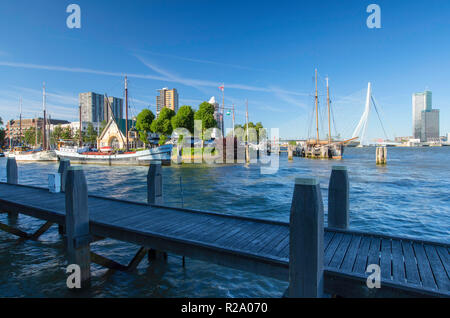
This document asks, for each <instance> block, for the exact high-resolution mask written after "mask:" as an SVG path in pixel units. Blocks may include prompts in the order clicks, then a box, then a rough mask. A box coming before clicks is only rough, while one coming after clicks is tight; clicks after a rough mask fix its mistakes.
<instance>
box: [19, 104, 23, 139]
mask: <svg viewBox="0 0 450 318" xmlns="http://www.w3.org/2000/svg"><path fill="white" fill-rule="evenodd" d="M19 105H20V106H19V108H20V115H19V142H20V144H22V97H20V100H19Z"/></svg>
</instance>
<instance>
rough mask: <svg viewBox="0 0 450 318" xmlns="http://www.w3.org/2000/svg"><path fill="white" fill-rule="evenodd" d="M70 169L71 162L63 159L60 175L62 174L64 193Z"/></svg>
mask: <svg viewBox="0 0 450 318" xmlns="http://www.w3.org/2000/svg"><path fill="white" fill-rule="evenodd" d="M69 167H70V160H68V159H61V160H60V161H59V168H58V173H59V174H61V192H64V189H65V184H66V177H67V170H68V169H69Z"/></svg>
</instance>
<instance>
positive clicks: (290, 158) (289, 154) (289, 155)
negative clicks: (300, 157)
mask: <svg viewBox="0 0 450 318" xmlns="http://www.w3.org/2000/svg"><path fill="white" fill-rule="evenodd" d="M293 159H294V149H292V145H288V160H293Z"/></svg>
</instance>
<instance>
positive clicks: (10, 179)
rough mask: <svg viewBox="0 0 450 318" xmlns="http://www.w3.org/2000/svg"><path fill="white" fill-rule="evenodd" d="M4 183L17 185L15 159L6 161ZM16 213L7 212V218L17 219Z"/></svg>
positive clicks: (17, 177) (17, 173)
mask: <svg viewBox="0 0 450 318" xmlns="http://www.w3.org/2000/svg"><path fill="white" fill-rule="evenodd" d="M6 182H7V183H9V184H19V171H18V169H17V162H16V159H15V158H8V159H7V161H6ZM18 215H19V214H18V213H17V212H9V213H8V217H9V218H17V216H18Z"/></svg>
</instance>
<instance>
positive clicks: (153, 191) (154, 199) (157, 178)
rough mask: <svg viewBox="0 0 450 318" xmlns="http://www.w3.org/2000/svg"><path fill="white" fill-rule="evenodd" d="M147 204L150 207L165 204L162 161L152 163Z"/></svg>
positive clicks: (148, 175) (149, 169) (148, 179)
mask: <svg viewBox="0 0 450 318" xmlns="http://www.w3.org/2000/svg"><path fill="white" fill-rule="evenodd" d="M147 202H148V204H149V205H154V204H155V205H162V204H163V189H162V169H161V161H153V162H151V163H150V167H149V168H148V174H147Z"/></svg>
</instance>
